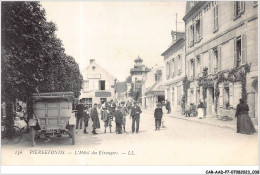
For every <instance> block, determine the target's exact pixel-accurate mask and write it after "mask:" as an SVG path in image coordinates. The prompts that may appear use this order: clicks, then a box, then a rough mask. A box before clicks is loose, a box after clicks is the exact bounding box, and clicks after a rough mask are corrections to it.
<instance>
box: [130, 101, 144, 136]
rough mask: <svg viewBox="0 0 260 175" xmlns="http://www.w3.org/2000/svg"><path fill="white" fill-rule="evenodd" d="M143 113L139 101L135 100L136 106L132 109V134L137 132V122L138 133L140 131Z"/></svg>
mask: <svg viewBox="0 0 260 175" xmlns="http://www.w3.org/2000/svg"><path fill="white" fill-rule="evenodd" d="M141 113H142V111H141V109H140V107H139V106H138V105H137V102H136V101H135V102H134V106H133V108H132V111H131V117H132V134H133V133H134V132H135V124H136V134H137V133H138V132H139V122H140V114H141Z"/></svg>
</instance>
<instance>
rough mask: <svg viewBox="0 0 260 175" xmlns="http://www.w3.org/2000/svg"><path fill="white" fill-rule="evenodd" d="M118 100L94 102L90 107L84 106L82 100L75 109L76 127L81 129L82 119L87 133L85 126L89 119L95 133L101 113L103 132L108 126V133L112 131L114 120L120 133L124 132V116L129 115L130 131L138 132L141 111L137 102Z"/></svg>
mask: <svg viewBox="0 0 260 175" xmlns="http://www.w3.org/2000/svg"><path fill="white" fill-rule="evenodd" d="M133 104H134V106H133V105H132V103H131V102H129V101H128V102H127V103H125V102H120V103H116V102H114V101H113V100H110V101H109V102H103V103H102V104H99V105H98V104H96V103H95V104H94V106H93V107H92V108H88V107H86V106H85V105H84V104H83V102H82V100H80V103H79V104H78V105H77V106H76V110H77V114H76V115H77V122H76V129H78V128H80V129H82V122H83V121H84V131H83V133H85V134H87V127H88V122H89V119H90V118H91V119H92V122H93V125H92V127H93V131H92V133H93V134H97V132H96V129H99V128H100V120H99V115H101V120H102V121H103V122H104V128H105V129H104V133H106V132H107V128H109V131H110V133H112V123H113V122H112V121H115V125H116V133H117V134H122V132H126V127H125V126H126V116H127V115H130V118H131V119H132V133H135V132H136V133H138V132H139V123H140V114H141V113H142V110H141V108H140V107H139V106H138V105H137V102H133Z"/></svg>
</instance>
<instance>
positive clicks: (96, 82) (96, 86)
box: [95, 81, 99, 90]
mask: <svg viewBox="0 0 260 175" xmlns="http://www.w3.org/2000/svg"><path fill="white" fill-rule="evenodd" d="M98 85H99V81H95V90H99V88H98Z"/></svg>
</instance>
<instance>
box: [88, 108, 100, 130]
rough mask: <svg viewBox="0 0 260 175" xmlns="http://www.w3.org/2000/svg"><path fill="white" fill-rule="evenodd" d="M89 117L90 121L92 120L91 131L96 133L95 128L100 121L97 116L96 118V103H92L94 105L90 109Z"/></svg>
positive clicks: (98, 125) (98, 126)
mask: <svg viewBox="0 0 260 175" xmlns="http://www.w3.org/2000/svg"><path fill="white" fill-rule="evenodd" d="M90 117H91V119H92V122H93V125H92V127H93V131H92V133H93V134H97V132H96V129H97V128H100V122H99V118H98V111H97V104H96V103H95V104H94V107H93V108H92V109H91V112H90Z"/></svg>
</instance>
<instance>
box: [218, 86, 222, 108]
mask: <svg viewBox="0 0 260 175" xmlns="http://www.w3.org/2000/svg"><path fill="white" fill-rule="evenodd" d="M218 101H219V107H223V85H222V84H221V85H219V100H218Z"/></svg>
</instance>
